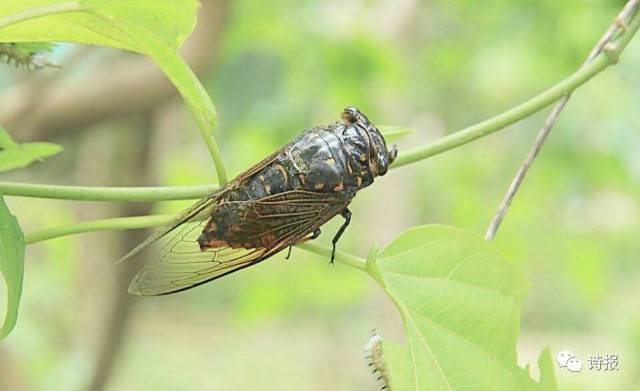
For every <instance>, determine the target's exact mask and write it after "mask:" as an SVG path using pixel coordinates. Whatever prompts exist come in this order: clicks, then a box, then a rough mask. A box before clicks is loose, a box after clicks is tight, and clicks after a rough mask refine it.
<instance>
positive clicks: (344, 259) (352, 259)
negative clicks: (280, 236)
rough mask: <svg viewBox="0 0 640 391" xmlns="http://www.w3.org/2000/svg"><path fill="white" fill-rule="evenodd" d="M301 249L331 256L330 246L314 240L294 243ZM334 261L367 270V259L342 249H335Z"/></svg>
mask: <svg viewBox="0 0 640 391" xmlns="http://www.w3.org/2000/svg"><path fill="white" fill-rule="evenodd" d="M296 247H299V248H301V249H303V250H306V251H309V252H312V253H316V254H319V255H323V256H325V257H327V258H331V250H332V249H331V247H328V246H323V245H321V244H318V243H314V242H305V243H301V244H298V245H296ZM336 261H338V262H340V263H343V264H345V265H348V266H351V267H353V268H355V269H358V270H362V271H366V270H367V261H366V260H365V259H363V258H360V257H359V256H357V255H353V254H350V253H347V252H344V251H340V250H336Z"/></svg>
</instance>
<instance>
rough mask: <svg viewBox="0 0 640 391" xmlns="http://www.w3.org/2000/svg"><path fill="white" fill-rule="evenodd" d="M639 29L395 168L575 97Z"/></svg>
mask: <svg viewBox="0 0 640 391" xmlns="http://www.w3.org/2000/svg"><path fill="white" fill-rule="evenodd" d="M639 26H640V23H639V21H638V18H635V19H634V20H633V21H632V22H631V23H630V24H629V26H628V28H627V29H626V31H625V33H624V34H622V35H621V36H620V37H619V38H618V39H617V40H616V41H614V44H613V45H612V46H611V47H610V50H605V51H603V52H602V53H601V54H599V55H598V56H597V57H596V58H595V59H594V60H593V61H592V62H590V63H589V64H587V65H586V66H584V67H582V68H581V69H580V70H578V71H577V72H575V73H574V74H573V75H571V76H569V77H568V78H566V79H564V80H563V81H561V82H559V83H558V84H556V85H554V86H553V87H551V88H549V89H548V90H546V91H544V92H542V93H541V94H539V95H537V96H535V97H533V98H531V99H529V100H528V101H526V102H524V103H522V104H520V105H518V106H516V107H513V108H511V109H509V110H507V111H505V112H504V113H502V114H499V115H497V116H495V117H492V118H489V119H487V120H485V121H482V122H480V123H478V124H475V125H472V126H470V127H468V128H465V129H462V130H460V131H457V132H455V133H452V134H450V135H448V136H445V137H442V138H441V139H438V140H436V141H435V142H432V143H429V144H426V145H424V146H421V147H417V148H413V149H410V150H408V151H404V152H402V153H400V154H399V155H398V158H397V159H396V160H395V161H394V162H393V165H392V166H391V168H398V167H402V166H406V165H408V164H412V163H415V162H418V161H420V160H423V159H426V158H429V157H431V156H434V155H437V154H439V153H442V152H445V151H448V150H450V149H454V148H457V147H460V146H462V145H464V144H467V143H469V142H471V141H473V140H476V139H478V138H480V137H484V136H486V135H489V134H491V133H495V132H497V131H498V130H502V129H504V128H505V127H507V126H509V125H511V124H514V123H516V122H518V121H520V120H522V119H523V118H526V117H529V116H530V115H532V114H534V113H536V112H538V111H540V110H542V109H544V108H545V107H547V106H549V105H550V104H552V103H553V102H555V101H557V100H558V99H560V98H562V97H563V96H565V95H566V94H568V93H571V92H572V91H574V90H575V89H576V88H578V87H580V86H581V85H583V84H584V83H586V82H587V81H589V80H590V79H591V78H593V77H594V76H595V75H597V74H598V73H600V72H602V71H603V70H605V69H606V68H607V67H609V66H611V65H613V64H615V63H616V61H617V59H618V56H619V55H620V53H621V52H622V51H623V50H624V48H625V47H626V46H627V44H628V43H629V41H630V40H631V38H632V37H633V35H634V34H635V33H636V31H637V30H638V27H639Z"/></svg>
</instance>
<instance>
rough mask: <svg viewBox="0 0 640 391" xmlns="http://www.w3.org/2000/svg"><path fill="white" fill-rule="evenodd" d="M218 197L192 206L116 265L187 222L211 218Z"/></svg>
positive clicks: (200, 201) (208, 198)
mask: <svg viewBox="0 0 640 391" xmlns="http://www.w3.org/2000/svg"><path fill="white" fill-rule="evenodd" d="M216 199H217V197H214V196H210V197H207V198H203V199H201V200H199V201H198V202H196V203H195V204H193V205H191V206H190V207H189V208H188V209H186V210H184V211H182V213H180V214H179V215H178V216H177V217H176V218H174V219H173V220H172V221H171V222H169V223H168V224H167V225H165V226H163V227H161V228H159V229H158V230H156V231H155V232H154V233H153V234H151V235H150V236H149V237H148V238H147V239H145V241H144V242H142V243H140V244H139V245H137V246H136V247H135V248H134V249H133V250H131V251H129V252H128V253H127V254H125V255H124V256H123V257H122V258H120V259H119V260H118V261H117V262H116V263H120V262H122V261H124V260H127V259H129V258H131V257H132V256H134V255H135V254H137V253H139V252H140V251H141V250H142V249H144V248H145V247H147V246H149V245H150V244H152V243H154V242H156V241H158V240H159V239H161V238H163V237H165V236H166V235H168V234H170V233H171V232H172V231H174V230H175V229H176V228H177V227H179V226H180V225H182V224H184V223H186V222H200V221H205V220H206V219H207V218H209V216H211V211H212V210H213V209H214V208H215V204H216Z"/></svg>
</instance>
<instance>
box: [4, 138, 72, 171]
mask: <svg viewBox="0 0 640 391" xmlns="http://www.w3.org/2000/svg"><path fill="white" fill-rule="evenodd" d="M60 151H62V147H61V146H59V145H56V144H51V143H24V144H17V146H14V147H12V148H9V149H4V150H2V151H0V172H4V171H8V170H13V169H16V168H22V167H26V166H28V165H29V164H31V163H33V162H34V161H36V160H42V159H44V158H46V157H50V156H53V155H55V154H57V153H59V152H60Z"/></svg>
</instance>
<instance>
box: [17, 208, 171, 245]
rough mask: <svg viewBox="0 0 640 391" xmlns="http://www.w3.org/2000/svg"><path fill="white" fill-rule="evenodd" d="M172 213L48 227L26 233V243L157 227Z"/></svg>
mask: <svg viewBox="0 0 640 391" xmlns="http://www.w3.org/2000/svg"><path fill="white" fill-rule="evenodd" d="M173 217H174V216H172V215H155V216H134V217H115V218H109V219H101V220H92V221H84V222H81V223H75V224H69V225H62V226H60V227H53V228H47V229H43V230H40V231H35V232H32V233H29V234H26V235H25V237H24V241H25V243H26V244H32V243H37V242H42V241H44V240H49V239H54V238H59V237H62V236H68V235H75V234H79V233H83V232H95V231H117V230H124V229H138V228H149V227H156V226H159V225H163V224H166V223H168V222H170V221H171V219H172V218H173Z"/></svg>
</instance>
